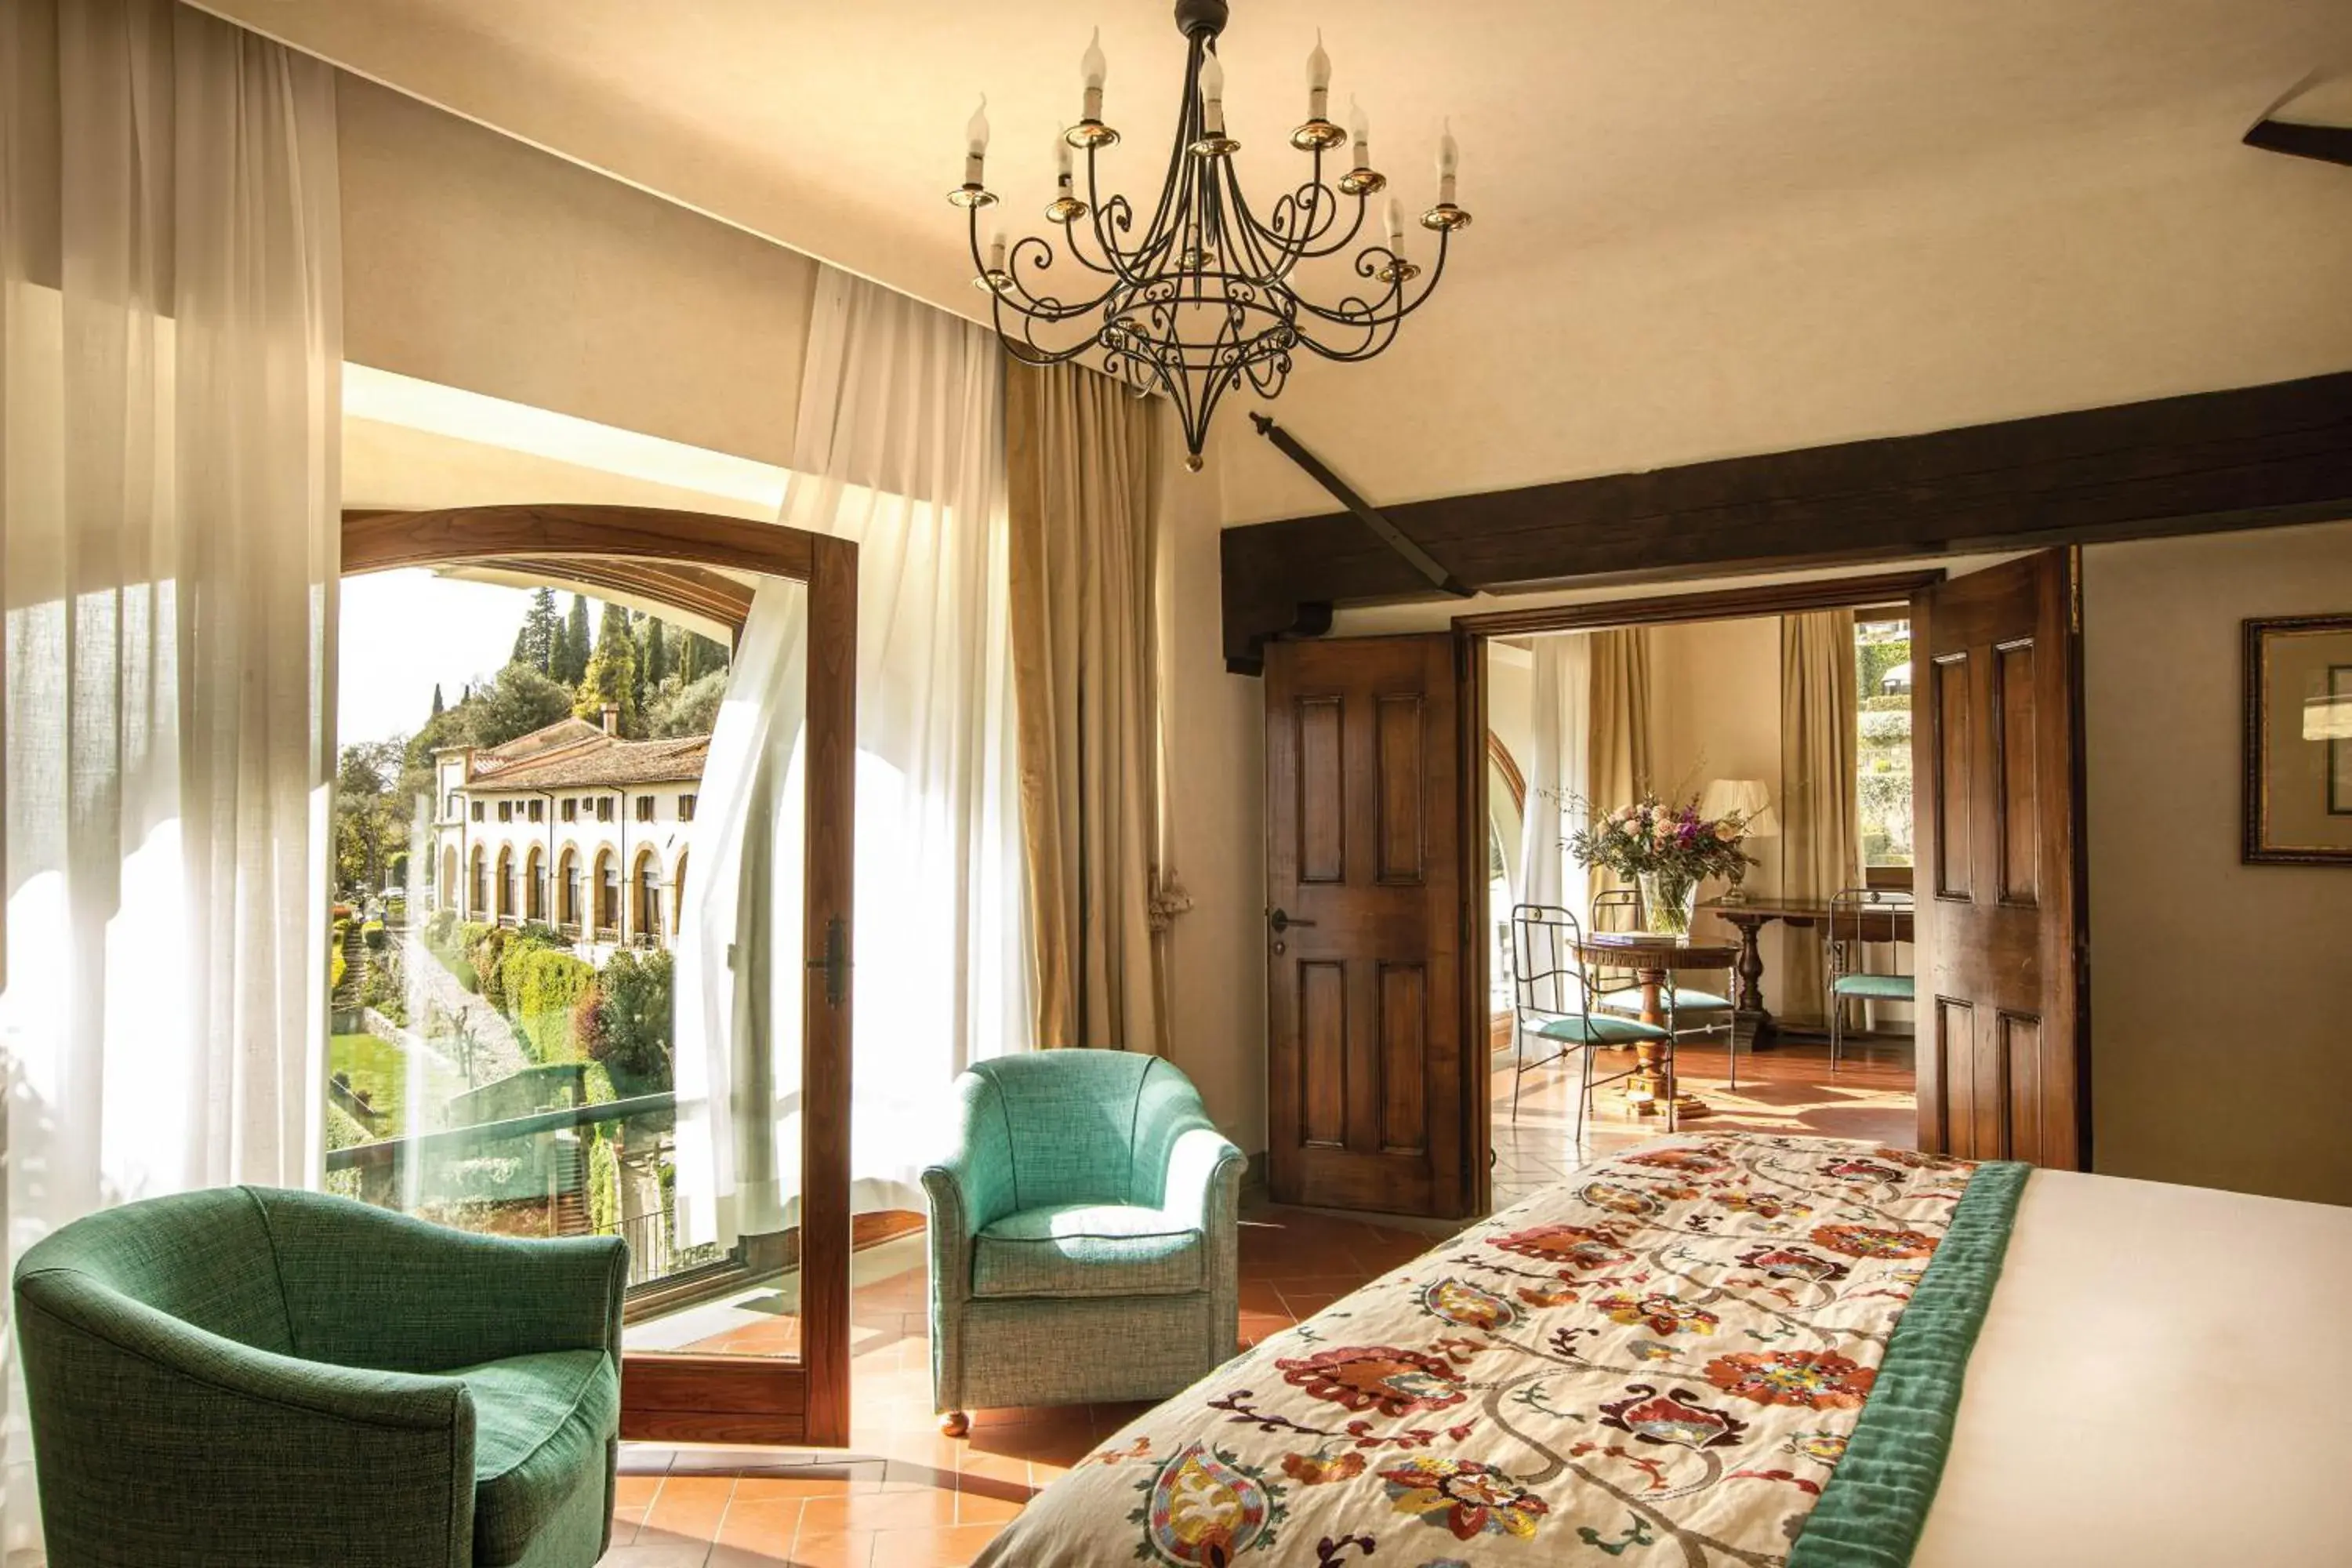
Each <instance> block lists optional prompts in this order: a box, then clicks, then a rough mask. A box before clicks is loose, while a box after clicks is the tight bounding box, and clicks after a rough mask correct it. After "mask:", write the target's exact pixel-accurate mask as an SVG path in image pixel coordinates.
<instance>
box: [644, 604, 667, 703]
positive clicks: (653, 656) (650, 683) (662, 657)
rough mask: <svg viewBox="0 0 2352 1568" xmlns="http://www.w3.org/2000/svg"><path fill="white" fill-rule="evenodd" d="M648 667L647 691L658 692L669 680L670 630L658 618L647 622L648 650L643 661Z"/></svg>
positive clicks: (651, 618)
mask: <svg viewBox="0 0 2352 1568" xmlns="http://www.w3.org/2000/svg"><path fill="white" fill-rule="evenodd" d="M642 662H643V663H644V665H645V667H646V690H648V691H655V690H658V689H660V688H661V683H662V682H663V681H665V680H667V679H669V628H668V627H667V626H663V625H662V624H661V617H660V616H650V617H648V618H647V619H646V648H645V658H644V659H643V661H642Z"/></svg>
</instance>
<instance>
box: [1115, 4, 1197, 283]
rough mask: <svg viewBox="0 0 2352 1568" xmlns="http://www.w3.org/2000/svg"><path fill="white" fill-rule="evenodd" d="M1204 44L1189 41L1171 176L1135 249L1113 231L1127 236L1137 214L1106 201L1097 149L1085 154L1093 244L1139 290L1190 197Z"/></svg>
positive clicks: (1125, 203)
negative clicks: (1120, 241) (1124, 243)
mask: <svg viewBox="0 0 2352 1568" xmlns="http://www.w3.org/2000/svg"><path fill="white" fill-rule="evenodd" d="M1201 56H1202V41H1201V39H1199V38H1198V37H1195V38H1193V39H1192V41H1191V47H1190V48H1189V49H1188V50H1187V51H1186V58H1185V64H1184V97H1183V101H1182V103H1181V104H1180V105H1179V107H1178V109H1177V114H1176V140H1175V142H1174V144H1173V145H1172V146H1171V148H1170V150H1169V154H1168V172H1167V174H1166V175H1165V176H1163V177H1162V178H1161V180H1160V205H1159V206H1158V207H1157V208H1156V209H1155V210H1154V211H1153V213H1152V215H1151V222H1150V224H1149V225H1148V226H1146V227H1145V229H1144V231H1143V234H1142V236H1141V237H1140V238H1139V239H1138V240H1137V241H1136V242H1135V244H1134V245H1133V246H1131V247H1128V246H1122V245H1120V244H1119V243H1118V239H1117V237H1115V235H1114V233H1113V231H1114V230H1116V231H1118V233H1120V234H1124V233H1127V232H1129V230H1130V229H1131V228H1132V227H1133V226H1134V222H1135V209H1134V206H1133V204H1131V203H1130V202H1129V200H1128V199H1127V197H1126V196H1125V195H1118V194H1114V195H1110V196H1108V197H1105V196H1104V195H1102V188H1101V180H1100V174H1099V171H1098V168H1097V162H1096V158H1097V153H1098V152H1099V151H1100V150H1099V149H1098V148H1097V147H1095V146H1093V145H1089V146H1088V147H1087V206H1088V208H1089V211H1090V216H1091V217H1092V219H1093V223H1094V230H1095V243H1096V244H1097V245H1099V246H1100V247H1102V251H1103V255H1104V257H1105V258H1106V259H1107V260H1108V261H1109V263H1110V265H1111V267H1112V268H1113V269H1114V270H1116V271H1117V272H1118V275H1119V276H1120V277H1121V278H1122V279H1125V280H1126V281H1128V282H1129V283H1130V284H1141V283H1143V282H1145V281H1146V280H1147V279H1148V278H1149V276H1150V273H1149V270H1148V268H1150V266H1151V265H1153V264H1154V261H1155V258H1158V257H1159V256H1160V255H1162V254H1164V253H1165V252H1166V251H1167V249H1168V248H1169V247H1170V245H1171V242H1172V241H1173V239H1174V237H1175V235H1176V234H1177V232H1178V231H1179V230H1181V227H1182V224H1181V211H1182V202H1183V199H1184V198H1185V197H1186V196H1187V195H1189V194H1190V187H1191V185H1192V171H1191V169H1190V167H1189V166H1188V165H1189V162H1190V160H1189V158H1188V155H1187V149H1189V148H1190V147H1191V145H1192V142H1193V140H1194V139H1195V138H1196V137H1197V136H1198V135H1199V127H1200V113H1201V110H1200V94H1199V84H1200V79H1201Z"/></svg>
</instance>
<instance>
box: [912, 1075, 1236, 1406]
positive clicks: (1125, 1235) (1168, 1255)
mask: <svg viewBox="0 0 2352 1568" xmlns="http://www.w3.org/2000/svg"><path fill="white" fill-rule="evenodd" d="M956 1093H957V1095H958V1097H959V1101H960V1114H959V1118H958V1124H959V1138H958V1142H957V1146H956V1148H955V1149H954V1150H953V1151H952V1152H950V1153H949V1154H948V1156H947V1157H946V1158H944V1159H942V1160H940V1162H939V1163H936V1164H934V1165H932V1166H931V1167H930V1168H929V1169H928V1170H926V1171H925V1172H924V1173H923V1190H924V1191H925V1192H926V1193H927V1194H929V1196H930V1201H931V1226H930V1247H931V1283H930V1290H931V1303H930V1305H931V1392H932V1398H933V1401H934V1404H935V1405H936V1407H937V1408H938V1410H939V1411H940V1413H941V1415H943V1416H944V1417H945V1419H944V1421H943V1423H942V1424H943V1425H944V1426H945V1427H946V1429H947V1430H948V1431H949V1432H950V1434H951V1435H956V1434H961V1432H963V1431H964V1430H966V1429H967V1428H968V1427H969V1426H970V1417H969V1415H968V1414H967V1413H968V1412H970V1411H971V1410H974V1409H979V1408H982V1407H986V1406H991V1405H1082V1404H1089V1403H1093V1402H1096V1401H1101V1402H1106V1403H1108V1402H1113V1401H1119V1400H1133V1399H1160V1398H1164V1397H1166V1396H1167V1395H1169V1394H1174V1393H1175V1392H1177V1391H1178V1390H1179V1389H1181V1388H1183V1387H1184V1386H1186V1385H1187V1384H1191V1383H1192V1382H1194V1381H1196V1380H1198V1379H1199V1378H1201V1377H1203V1376H1205V1375H1206V1374H1207V1373H1210V1372H1213V1371H1214V1370H1215V1369H1216V1368H1217V1367H1218V1366H1219V1365H1221V1364H1222V1363H1224V1362H1226V1361H1228V1360H1230V1359H1232V1357H1233V1355H1234V1352H1236V1351H1237V1350H1238V1349H1239V1348H1240V1329H1241V1233H1240V1206H1241V1182H1242V1171H1243V1168H1244V1163H1245V1162H1244V1160H1243V1158H1242V1152H1241V1151H1240V1150H1239V1149H1236V1148H1235V1147H1234V1145H1233V1144H1232V1143H1231V1142H1228V1141H1227V1140H1226V1138H1225V1137H1224V1135H1223V1133H1221V1132H1219V1131H1217V1128H1216V1124H1215V1123H1214V1122H1213V1121H1210V1120H1209V1115H1208V1112H1207V1111H1206V1110H1202V1106H1201V1097H1200V1095H1199V1094H1198V1093H1196V1092H1195V1091H1194V1090H1193V1088H1192V1082H1191V1080H1189V1079H1186V1078H1185V1076H1184V1075H1183V1074H1182V1073H1181V1072H1179V1071H1177V1070H1176V1068H1175V1067H1174V1065H1173V1064H1171V1063H1170V1062H1168V1061H1166V1060H1164V1059H1162V1058H1159V1057H1154V1056H1146V1055H1143V1054H1141V1053H1130V1052H1127V1051H1098V1050H1058V1051H1039V1052H1036V1053H1034V1054H1032V1055H1027V1056H1018V1057H1003V1058H998V1059H996V1060H994V1061H988V1062H982V1063H981V1064H979V1065H978V1066H976V1067H974V1068H971V1070H970V1071H969V1072H966V1073H964V1074H963V1075H962V1076H961V1078H959V1079H957V1080H956Z"/></svg>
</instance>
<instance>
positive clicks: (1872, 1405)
mask: <svg viewBox="0 0 2352 1568" xmlns="http://www.w3.org/2000/svg"><path fill="white" fill-rule="evenodd" d="M2031 1171H2032V1167H2031V1166H2029V1165H2024V1164H2021V1163H2016V1162H2014V1161H2009V1160H1999V1161H1990V1162H1988V1163H1984V1164H1982V1165H1979V1166H1978V1167H1977V1170H1976V1173H1975V1174H1974V1175H1973V1176H1971V1177H1970V1178H1969V1185H1968V1190H1967V1191H1966V1192H1964V1193H1962V1194H1960V1201H1959V1204H1958V1206H1956V1207H1955V1208H1954V1209H1953V1211H1952V1223H1951V1226H1950V1227H1949V1228H1948V1229H1947V1230H1946V1231H1945V1233H1944V1239H1943V1241H1942V1242H1941V1244H1939V1245H1938V1246H1937V1248H1936V1256H1935V1258H1934V1260H1933V1261H1932V1262H1930V1263H1929V1264H1928V1266H1927V1275H1926V1277H1925V1278H1923V1279H1921V1280H1920V1281H1919V1288H1918V1289H1917V1291H1916V1293H1915V1294H1914V1295H1913V1296H1912V1298H1911V1303H1910V1305H1909V1306H1907V1307H1906V1308H1905V1309H1904V1311H1903V1316H1902V1319H1901V1321H1898V1322H1897V1323H1896V1324H1895V1337H1894V1339H1893V1340H1892V1341H1891V1342H1889V1343H1888V1345H1887V1347H1886V1360H1885V1363H1883V1364H1882V1365H1881V1366H1880V1367H1879V1369H1878V1378H1877V1381H1876V1382H1875V1383H1874V1384H1872V1386H1871V1391H1870V1400H1869V1402H1868V1403H1867V1404H1865V1405H1864V1406H1863V1407H1862V1418H1861V1419H1860V1420H1859V1421H1858V1422H1856V1423H1855V1425H1854V1429H1853V1438H1852V1440H1851V1441H1850V1442H1849V1443H1848V1444H1847V1447H1846V1452H1845V1458H1843V1459H1842V1460H1840V1461H1839V1462H1838V1468H1837V1471H1836V1473H1835V1474H1834V1475H1833V1476H1832V1478H1831V1479H1830V1484H1829V1487H1828V1489H1826V1490H1825V1491H1823V1492H1822V1499H1821V1501H1820V1502H1819V1503H1817V1504H1815V1505H1814V1508H1813V1511H1812V1513H1811V1517H1809V1518H1808V1519H1807V1520H1806V1521H1805V1528H1804V1531H1803V1533H1802V1534H1801V1535H1799V1536H1798V1538H1797V1542H1796V1545H1795V1548H1794V1550H1792V1551H1791V1552H1790V1553H1789V1568H1904V1565H1905V1564H1906V1563H1909V1562H1910V1561H1911V1552H1912V1549H1913V1548H1914V1547H1916V1546H1917V1545H1918V1543H1919V1530H1920V1527H1921V1526H1922V1525H1923V1524H1925V1523H1926V1521H1927V1506H1928V1504H1930V1503H1932V1502H1934V1501H1935V1500H1936V1485H1937V1482H1938V1481H1940V1480H1941V1479H1943V1475H1944V1456H1945V1455H1946V1454H1947V1453H1948V1451H1949V1450H1950V1448H1951V1446H1952V1422H1953V1419H1954V1417H1955V1416H1956V1415H1958V1411H1959V1405H1960V1384H1961V1380H1962V1379H1963V1378H1964V1377H1965V1376H1966V1375H1967V1373H1968V1366H1969V1352H1970V1351H1971V1350H1972V1349H1973V1348H1974V1347H1975V1345H1976V1342H1977V1331H1978V1329H1979V1328H1981V1327H1982V1326H1983V1324H1984V1317H1985V1309H1986V1307H1987V1306H1989V1305H1990V1303H1991V1300H1992V1289H1993V1285H1994V1282H1995V1281H1997V1280H1998V1279H2000V1264H2001V1258H2002V1256H2003V1255H2004V1254H2005V1253H2007V1251H2008V1250H2009V1233H2010V1228H2011V1226H2012V1225H2013V1224H2014V1223H2015V1221H2016V1218H2017V1200H2018V1197H2019V1195H2020V1194H2021V1193H2023V1191H2024V1190H2025V1178H2026V1176H2027V1174H2028V1173H2030V1172H2031Z"/></svg>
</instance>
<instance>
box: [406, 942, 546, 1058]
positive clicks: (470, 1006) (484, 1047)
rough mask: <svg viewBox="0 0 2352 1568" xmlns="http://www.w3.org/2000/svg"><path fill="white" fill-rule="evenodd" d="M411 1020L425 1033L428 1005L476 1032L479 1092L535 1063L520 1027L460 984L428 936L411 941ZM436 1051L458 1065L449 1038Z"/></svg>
mask: <svg viewBox="0 0 2352 1568" xmlns="http://www.w3.org/2000/svg"><path fill="white" fill-rule="evenodd" d="M408 989H409V993H410V994H409V1005H408V1016H409V1017H410V1018H411V1019H412V1020H414V1021H415V1025H417V1026H419V1027H418V1028H417V1031H416V1032H417V1033H419V1034H422V1033H423V1032H424V1030H423V1028H422V1027H421V1026H422V1025H423V1023H424V1021H425V1007H427V1006H433V1007H438V1008H439V1009H440V1010H441V1011H442V1012H443V1013H446V1014H447V1015H448V1016H449V1017H450V1018H451V1019H453V1020H456V1021H457V1023H461V1024H463V1025H464V1026H466V1027H467V1028H470V1029H471V1030H472V1031H473V1036H474V1083H475V1086H476V1087H477V1088H478V1087H479V1086H481V1085H483V1084H486V1083H496V1082H497V1081H498V1080H499V1079H502V1078H510V1077H512V1076H513V1075H514V1074H516V1073H519V1072H520V1071H521V1070H522V1069H523V1068H526V1067H529V1066H530V1058H528V1057H526V1056H524V1055H523V1050H522V1047H521V1045H520V1043H519V1042H518V1041H517V1040H516V1039H515V1033H514V1026H512V1025H510V1024H509V1023H508V1022H507V1021H506V1019H505V1017H504V1016H501V1015H500V1014H499V1010H498V1009H497V1008H496V1007H493V1006H491V1005H489V1004H488V1002H485V1001H483V1000H482V999H481V998H480V997H479V996H477V995H475V994H473V993H472V992H470V991H468V990H467V989H466V988H465V987H464V986H462V985H460V984H457V976H456V975H454V974H452V973H449V971H448V970H447V969H446V968H445V967H443V965H442V963H441V960H440V959H439V958H437V957H436V956H435V954H434V952H433V950H432V949H430V948H428V947H426V946H425V942H424V939H423V938H422V937H416V936H412V937H410V938H409V939H408ZM434 1048H435V1050H436V1052H437V1053H438V1054H439V1055H441V1056H444V1057H446V1058H452V1059H453V1060H455V1059H457V1058H458V1057H459V1056H460V1053H459V1051H458V1050H457V1047H456V1045H455V1044H454V1042H452V1041H451V1040H450V1039H449V1037H447V1036H446V1035H444V1036H440V1037H436V1039H435V1041H434Z"/></svg>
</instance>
